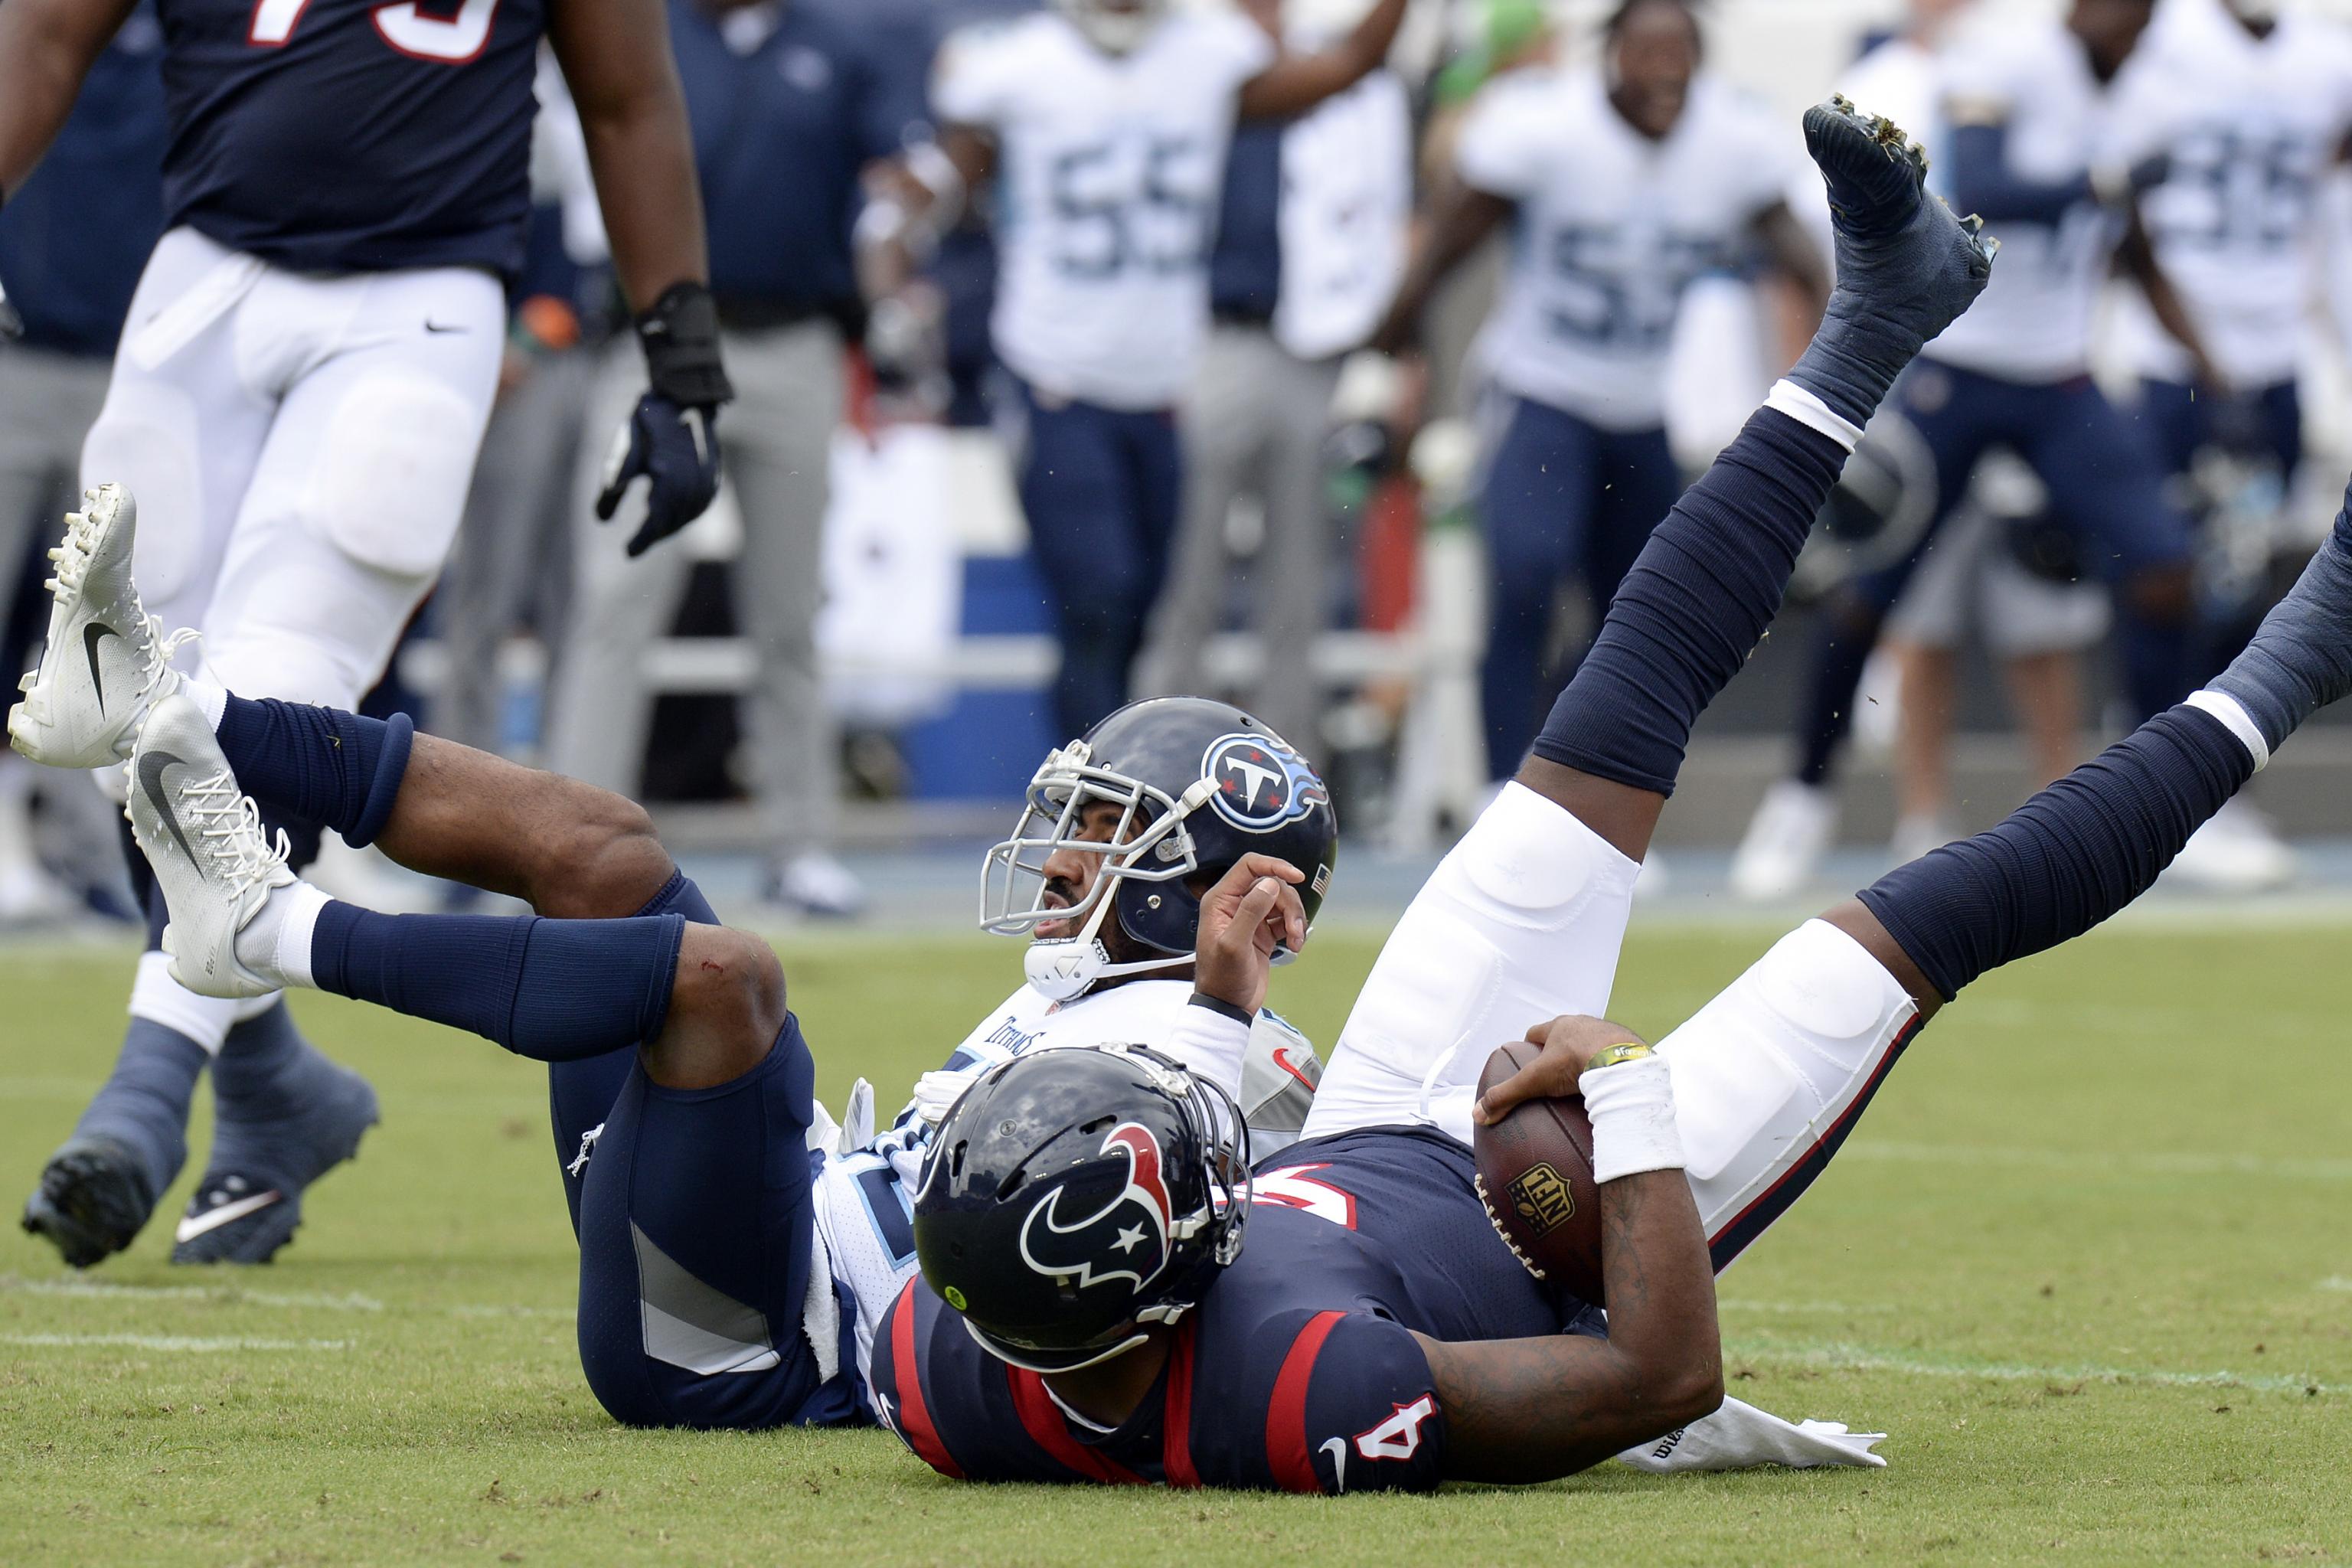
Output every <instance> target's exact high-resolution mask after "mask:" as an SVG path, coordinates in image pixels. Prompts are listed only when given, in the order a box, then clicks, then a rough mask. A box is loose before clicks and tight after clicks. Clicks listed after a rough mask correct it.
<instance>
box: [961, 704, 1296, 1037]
mask: <svg viewBox="0 0 2352 1568" xmlns="http://www.w3.org/2000/svg"><path fill="white" fill-rule="evenodd" d="M1102 801H1108V802H1109V803H1111V804H1112V805H1117V806H1118V807H1119V808H1120V813H1121V816H1120V819H1119V825H1118V831H1117V832H1116V833H1115V834H1113V835H1112V836H1111V837H1109V838H1108V839H1102V838H1090V837H1080V835H1081V832H1082V830H1083V829H1084V826H1085V822H1086V816H1087V807H1089V806H1091V805H1095V804H1096V803H1097V802H1102ZM1065 849H1075V850H1079V851H1082V852H1084V853H1087V854H1091V855H1099V856H1102V857H1103V866H1102V870H1101V873H1100V875H1099V876H1097V878H1096V879H1095V882H1094V885H1093V886H1092V887H1091V888H1090V889H1087V896H1086V897H1085V898H1084V899H1082V900H1079V901H1078V902H1077V903H1076V904H1073V905H1070V906H1068V907H1066V908H1054V907H1048V906H1047V905H1046V903H1045V862H1046V860H1047V858H1050V857H1051V856H1053V855H1054V854H1055V853H1056V852H1057V851H1060V850H1065ZM1251 853H1256V854H1260V855H1271V856H1273V857H1275V858H1277V859H1281V860H1286V861H1287V862H1289V863H1290V864H1291V865H1293V866H1296V867H1297V868H1298V869H1299V870H1300V871H1302V872H1304V873H1305V874H1306V877H1307V880H1306V881H1305V882H1304V883H1302V884H1300V886H1299V889H1298V897H1299V901H1300V902H1301V903H1302V904H1304V905H1305V906H1306V911H1307V923H1308V924H1309V925H1310V926H1311V925H1312V924H1313V923H1314V921H1315V915H1316V911H1317V910H1320V909H1321V908H1322V907H1323V895H1324V894H1325V893H1326V892H1327V891H1328V890H1329V889H1330V886H1331V871H1332V868H1333V867H1334V866H1335V865H1336V864H1337V862H1338V858H1339V817H1338V816H1337V815H1335V814H1334V813H1333V811H1332V809H1331V792H1330V791H1329V790H1328V789H1327V788H1325V787H1324V784H1323V780H1322V778H1321V776H1320V775H1318V773H1316V771H1315V769H1314V767H1313V765H1312V764H1310V763H1308V762H1307V759H1306V758H1305V757H1303V756H1301V755H1299V753H1298V752H1297V749H1296V748H1295V747H1293V746H1291V745H1290V744H1289V743H1288V742H1286V741H1285V740H1283V738H1282V737H1281V736H1279V735H1277V734H1276V733H1275V732H1274V731H1272V730H1269V729H1267V728H1266V727H1265V725H1264V724H1261V723H1259V722H1258V721H1256V720H1255V719H1253V718H1251V717H1250V716H1249V715H1248V714H1246V713H1244V712H1243V711H1242V710H1240V709H1238V708H1235V707H1233V706H1231V705H1230V704H1227V703H1223V702H1213V701H1211V700H1209V699H1207V698H1205V697H1155V698H1152V699H1150V700H1148V701H1143V702H1130V703H1129V704H1128V705H1127V706H1126V707H1124V708H1122V709H1120V710H1118V712H1116V713H1113V714H1112V715H1111V716H1110V717H1109V718H1108V719H1105V720H1104V721H1102V722H1101V723H1099V724H1097V725H1096V726H1095V727H1094V728H1093V729H1092V730H1089V731H1087V733H1086V735H1085V736H1084V737H1083V738H1082V739H1080V740H1076V741H1073V742H1070V743H1069V744H1068V745H1066V746H1063V747H1061V748H1060V749H1059V750H1057V751H1055V752H1051V753H1049V754H1048V755H1047V756H1046V758H1045V763H1044V764H1043V765H1042V766H1040V767H1039V768H1038V770H1037V773H1036V776H1035V777H1034V778H1033V779H1031V780H1030V782H1029V797H1028V804H1027V805H1026V806H1025V808H1024V810H1023V811H1022V814H1021V820H1020V821H1019V822H1017V823H1015V824H1014V825H1013V836H1012V837H1010V838H1007V839H1005V840H1004V841H1003V843H1001V844H999V845H997V846H996V847H994V848H992V849H991V850H990V851H989V852H988V858H987V860H986V862H985V863H984V864H983V866H982V873H981V906H980V923H981V925H982V927H983V928H984V929H986V930H988V931H997V932H1000V933H1003V934H1008V935H1017V934H1019V933H1021V932H1024V931H1033V930H1034V929H1035V928H1036V926H1037V925H1038V924H1040V923H1041V922H1043V921H1062V920H1072V921H1084V922H1085V924H1084V925H1083V926H1082V927H1081V928H1080V930H1079V934H1077V935H1076V936H1074V937H1066V938H1059V939H1052V940H1039V941H1037V942H1032V943H1031V944H1030V949H1029V953H1028V956H1027V959H1026V968H1027V970H1028V974H1029V980H1030V983H1031V984H1034V985H1035V986H1036V987H1037V988H1038V989H1039V990H1041V991H1043V992H1045V994H1047V995H1049V996H1053V997H1055V998H1056V999H1058V1000H1063V1001H1066V1000H1068V999H1069V998H1071V997H1074V996H1076V995H1078V994H1082V993H1083V992H1084V991H1085V990H1086V989H1087V987H1088V986H1090V985H1092V984H1094V983H1095V982H1096V981H1097V980H1100V979H1104V978H1106V977H1108V976H1110V975H1115V974H1126V973H1142V972H1145V971H1148V970H1157V969H1169V968H1174V967H1176V966H1178V965H1181V964H1184V963H1191V962H1192V952H1193V948H1194V946H1195V945H1196V943H1197V942H1198V941H1199V936H1200V924H1201V899H1200V894H1201V892H1202V891H1205V890H1206V889H1208V887H1209V886H1210V885H1211V884H1213V882H1214V881H1215V880H1216V879H1217V878H1219V877H1221V876H1223V874H1224V873H1225V871H1226V870H1227V869H1228V868H1231V867H1232V866H1233V865H1234V862H1236V861H1237V860H1239V859H1240V858H1242V857H1243V856H1244V855H1247V854H1251ZM1114 909H1115V910H1118V926H1119V930H1120V931H1124V932H1125V933H1126V934H1127V935H1128V936H1129V938H1130V939H1132V940H1133V941H1134V942H1136V943H1137V944H1139V945H1140V946H1141V947H1143V948H1144V949H1146V950H1147V951H1149V952H1152V953H1154V954H1157V955H1159V956H1156V957H1154V958H1150V959H1147V960H1142V961H1139V962H1134V963H1111V962H1110V958H1109V954H1108V952H1106V951H1105V950H1104V948H1103V945H1102V943H1101V942H1100V940H1099V936H1098V933H1099V932H1100V931H1101V930H1102V924H1103V921H1104V920H1105V918H1106V917H1107V916H1108V913H1109V911H1111V910H1114ZM1292 956H1294V955H1293V954H1291V953H1290V952H1288V951H1287V950H1286V949H1282V950H1277V951H1276V954H1275V962H1276V963H1287V962H1289V960H1290V959H1291V957H1292Z"/></svg>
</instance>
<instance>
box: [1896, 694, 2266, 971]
mask: <svg viewBox="0 0 2352 1568" xmlns="http://www.w3.org/2000/svg"><path fill="white" fill-rule="evenodd" d="M2253 772H2254V763H2253V758H2252V755H2250V754H2249V753H2248V752H2247V750H2246V748H2245V746H2244V745H2243V744H2242V742H2239V741H2238V739H2237V738H2236V737H2235V736H2233V735H2231V733H2230V731H2229V730H2228V729H2227V728H2226V727H2224V726H2223V724H2222V723H2221V721H2220V720H2219V719H2216V718H2215V717H2213V716H2212V715H2211V714H2210V713H2207V712H2204V711H2202V710H2198V709H2194V708H2189V707H2179V708H2174V709H2170V710H2168V711H2166V712H2163V713H2159V714H2158V715H2157V716H2156V717H2155V718H2153V719H2151V720H2149V721H2147V723H2145V724H2143V725H2141V726H2140V727H2139V728H2138V729H2137V731H2133V732H2132V733H2131V734H2130V735H2127V736H2126V737H2125V738H2124V739H2123V740H2121V741H2118V742H2116V743H2115V744H2114V745H2112V746H2110V747H2108V748H2107V749H2106V751H2105V752H2102V753H2101V754H2100V755H2098V756H2096V757H2094V758H2093V759H2092V760H2091V761H2089V762H2087V763H2084V764H2083V765H2082V766H2081V767H2079V768H2076V769H2075V770H2074V772H2073V773H2069V774H2068V775H2067V776H2066V777H2064V778H2063V779H2060V780H2059V781H2058V782H2057V783H2056V784H2052V785H2051V786H2050V787H2049V788H2048V789H2045V790H2043V791H2042V793H2041V794H2039V795H2035V796H2034V797H2033V798H2032V800H2029V801H2027V802H2026V803H2025V804H2024V805H2021V806H2019V807H2018V808H2017V810H2015V811H2014V812H2012V813H2011V814H2010V816H2009V820H2007V821H2006V822H2003V823H2002V824H2001V825H2000V826H1998V827H1995V828H1992V829H1990V831H1988V832H1984V833H1979V834H1978V835H1977V836H1976V837H1973V838H1966V839H1962V840H1961V841H1960V842H1958V843H1957V844H1947V845H1946V846H1944V847H1942V848H1941V849H1937V850H1935V851H1932V852H1931V853H1929V854H1927V855H1925V856H1922V857H1921V858H1918V859H1916V860H1914V861H1912V862H1911V863H1910V864H1909V865H1907V866H1901V867H1897V868H1895V870H1892V871H1890V872H1888V873H1887V874H1886V875H1885V876H1884V877H1881V878H1880V879H1878V880H1877V881H1876V882H1875V883H1874V884H1873V885H1872V886H1871V887H1869V888H1867V889H1864V892H1863V894H1862V901H1863V903H1864V906H1865V907H1867V908H1868V909H1869V910H1870V912H1871V913H1872V914H1874V915H1876V916H1877V917H1878V920H1879V923H1880V924H1882V925H1884V926H1885V928H1886V930H1887V931H1888V933H1889V934H1890V935H1892V936H1893V937H1894V938H1895V942H1896V943H1897V944H1899V945H1900V946H1901V947H1902V949H1903V951H1904V952H1906V953H1908V954H1910V955H1911V960H1912V962H1913V963H1916V964H1917V965H1918V966H1919V969H1920V972H1921V973H1924V974H1926V975H1927V980H1928V982H1929V984H1933V985H1934V986H1935V987H1936V990H1937V994H1940V995H1941V996H1943V998H1944V999H1945V1000H1946V1001H1949V1000H1951V999H1952V997H1954V996H1956V995H1958V994H1959V990H1960V987H1962V986H1964V985H1966V984H1968V983H1969V981H1971V980H1974V979H1975V978H1976V977H1977V976H1978V975H1979V974H1982V973H1985V972H1986V971H1987V970H1989V969H1996V968H1999V967H2000V965H2001V964H2004V963H2011V962H2013V961H2015V960H2017V959H2021V958H2024V957H2027V956H2028V955H2030V954H2032V953H2036V952H2042V951H2044V950H2045V949H2048V948H2053V947H2055V946H2057V945H2058V944H2059V943H2060V942H2070V941H2072V940H2073V939H2074V938H2075V937H2078V936H2080V935H2082V934H2083V933H2084V931H2089V930H2090V929H2091V928H2092V927H2093V926H2095V925H2097V924H2098V923H2099V922H2100V921H2104V920H2105V919H2106V918H2107V917H2108V916H2109V915H2112V914H2114V913H2115V912H2116V910H2120V909H2122V908H2123V907H2124V906H2125V905H2126V904H2128V903H2130V902H2131V901H2132V900H2134V899H2136V898H2137V897H2139V896H2140V894H2142V893H2144V892H2146V891H2147V889H2148V887H2149V886H2150V884H2152V883H2153V882H2155V880H2156V879H2157V875H2158V873H2159V872H2161V871H2162V870H2163V869H2164V868H2166V867H2167V866H2169V865H2170V864H2172V858H2173V857H2174V856H2176V855H2178V854H2179V853H2180V847H2181V846H2182V845H2183V844H2186V843H2187V842H2189V835H2190V834H2192V833H2194V832H2196V831H2197V829H2198V828H2199V827H2200V826H2203V825H2204V823H2205V821H2206V819H2207V818H2209V817H2210V816H2212V815H2213V814H2214V813H2215V812H2217V811H2219V810H2221V803H2222V802H2224V801H2226V800H2228V799H2229V798H2230V797H2231V795H2235V794H2236V793H2237V792H2238V788H2239V786H2240V785H2242V784H2244V783H2245V782H2246V781H2247V780H2248V779H2249V778H2252V776H2253Z"/></svg>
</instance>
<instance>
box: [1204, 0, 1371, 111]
mask: <svg viewBox="0 0 2352 1568" xmlns="http://www.w3.org/2000/svg"><path fill="white" fill-rule="evenodd" d="M1406 4H1407V0H1380V4H1379V5H1374V6H1373V7H1372V8H1371V9H1370V11H1368V12H1366V13H1365V14H1364V19H1363V20H1362V21H1360V22H1359V23H1357V24H1356V26H1355V29H1354V31H1352V32H1350V33H1349V35H1348V36H1347V37H1345V38H1342V39H1341V40H1340V41H1339V43H1338V44H1336V45H1334V46H1332V47H1330V48H1328V49H1325V50H1322V51H1320V52H1318V53H1316V54H1311V55H1293V54H1284V55H1281V56H1278V57H1277V58H1276V60H1275V62H1274V63H1273V64H1272V65H1270V66H1268V67H1266V68H1265V69H1264V70H1262V71H1260V72H1258V74H1257V75H1255V77H1252V78H1251V79H1249V80H1248V81H1246V82H1244V83H1243V84H1242V93H1241V101H1240V105H1239V107H1240V110H1241V115H1242V118H1243V119H1244V120H1258V119H1268V120H1278V119H1281V118H1283V117H1284V116H1286V115H1292V114H1304V113H1305V112H1306V111H1307V110H1310V109H1312V108H1314V107H1315V106H1316V105H1317V104H1318V103H1320V102H1322V101H1323V100H1325V99H1327V98H1329V97H1330V96H1331V95H1332V94H1334V93H1339V92H1345V91H1347V90H1348V89H1349V88H1351V87H1353V86H1355V85H1356V84H1357V83H1358V82H1360V81H1361V80H1363V79H1364V78H1366V77H1368V76H1370V74H1371V73H1372V72H1373V71H1375V70H1377V69H1378V68H1380V64H1381V61H1382V60H1384V59H1386V58H1388V54H1389V46H1390V45H1391V44H1393V43H1395V42H1396V35H1397V28H1398V26H1400V25H1402V23H1403V21H1404V13H1405V6H1406Z"/></svg>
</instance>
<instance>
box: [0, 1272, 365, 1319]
mask: <svg viewBox="0 0 2352 1568" xmlns="http://www.w3.org/2000/svg"><path fill="white" fill-rule="evenodd" d="M0 1290H11V1291H16V1292H18V1293H20V1294H22V1295H26V1296H65V1297H70V1298H73V1299H75V1300H121V1301H211V1302H215V1303H217V1304H219V1305H221V1306H224V1307H285V1308H291V1309H295V1310H305V1311H320V1312H381V1311H383V1302H381V1301H379V1300H375V1299H374V1298H373V1297H372V1296H362V1295H360V1294H358V1293H357V1292H353V1293H352V1294H350V1295H344V1296H331V1295H328V1294H326V1293H325V1292H323V1291H317V1290H292V1291H278V1290H248V1289H244V1288H243V1287H242V1286H236V1285H222V1286H214V1285H115V1284H110V1283H109V1282H107V1281H105V1280H100V1279H22V1278H20V1277H18V1276H16V1275H14V1274H0Z"/></svg>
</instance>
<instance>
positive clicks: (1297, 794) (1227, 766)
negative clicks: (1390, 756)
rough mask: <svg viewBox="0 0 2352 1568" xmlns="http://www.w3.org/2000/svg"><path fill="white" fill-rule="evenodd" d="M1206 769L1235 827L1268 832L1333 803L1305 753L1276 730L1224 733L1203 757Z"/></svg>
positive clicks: (1222, 812) (1222, 811)
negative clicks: (1273, 732)
mask: <svg viewBox="0 0 2352 1568" xmlns="http://www.w3.org/2000/svg"><path fill="white" fill-rule="evenodd" d="M1201 774H1202V777H1203V778H1206V779H1207V780H1208V781H1209V782H1210V783H1211V784H1213V785H1215V786H1216V794H1214V795H1211V796H1210V797H1209V800H1210V804H1211V805H1214V806H1215V807H1216V808H1217V815H1218V816H1222V817H1223V818H1224V819H1225V820H1226V821H1227V822H1230V823H1232V824H1233V825H1234V826H1235V827H1239V828H1243V829H1244V830H1246V831H1249V832H1253V833H1263V832H1265V830H1266V829H1268V828H1272V827H1279V826H1281V825H1282V824H1284V823H1286V822H1288V821H1291V820H1293V819H1295V818H1297V817H1301V816H1306V815H1307V813H1308V812H1310V811H1312V810H1313V809H1315V807H1317V806H1318V805H1324V804H1326V803H1328V801H1329V800H1330V798H1331V792H1330V791H1328V790H1327V789H1325V788H1324V787H1323V781H1322V780H1321V779H1320V778H1318V776H1316V773H1315V770H1314V768H1313V767H1311V766H1309V765H1308V763H1307V759H1306V758H1305V757H1302V756H1300V755H1299V754H1298V753H1297V752H1294V751H1292V750H1291V749H1290V748H1289V747H1288V746H1286V745H1284V744H1283V743H1282V742H1279V741H1277V740H1276V739H1274V738H1273V737H1272V736H1270V735H1248V734H1234V735H1220V736H1219V737H1218V738H1217V739H1215V740H1213V741H1212V742H1209V749H1208V751H1207V752H1206V753H1205V754H1204V755H1202V758H1201Z"/></svg>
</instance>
